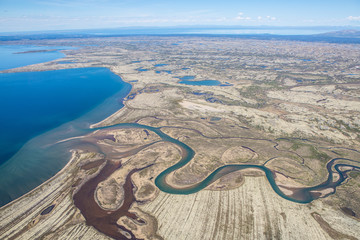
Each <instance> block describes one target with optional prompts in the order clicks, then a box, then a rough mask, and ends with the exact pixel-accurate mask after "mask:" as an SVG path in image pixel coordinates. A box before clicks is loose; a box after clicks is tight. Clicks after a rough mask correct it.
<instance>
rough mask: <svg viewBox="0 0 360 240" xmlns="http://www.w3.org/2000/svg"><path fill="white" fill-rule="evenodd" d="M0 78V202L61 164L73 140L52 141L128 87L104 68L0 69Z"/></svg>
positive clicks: (82, 126) (105, 108)
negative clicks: (3, 72) (45, 70)
mask: <svg viewBox="0 0 360 240" xmlns="http://www.w3.org/2000/svg"><path fill="white" fill-rule="evenodd" d="M0 78H1V79H0V86H1V87H0V91H1V93H0V98H1V100H2V101H0V104H1V109H4V112H3V114H2V118H1V119H0V121H1V122H0V129H1V132H2V134H1V135H0V148H1V152H0V156H1V161H2V165H1V166H0V201H1V205H4V204H6V203H7V202H9V201H11V200H13V199H15V198H17V197H19V196H21V195H23V194H24V193H26V192H28V191H29V190H31V189H33V188H35V187H36V186H38V185H40V184H41V183H42V182H44V181H45V180H47V179H48V178H50V177H51V176H53V175H55V174H56V173H57V172H58V171H59V170H60V169H61V168H62V167H64V165H65V164H66V163H67V162H68V161H69V159H70V152H69V150H70V149H72V148H76V144H75V145H74V144H73V145H71V144H70V145H69V143H67V142H66V143H64V144H60V145H59V146H53V145H52V144H54V143H56V142H57V141H60V140H63V139H66V138H69V137H74V136H79V135H82V134H83V133H84V132H86V131H87V129H88V128H89V125H90V124H92V123H96V122H98V121H101V120H103V119H104V118H106V117H108V116H109V115H111V114H112V113H114V112H116V111H117V110H118V109H120V108H121V107H123V104H122V100H123V98H124V97H125V96H126V95H127V94H128V92H129V91H130V89H131V85H130V84H127V83H124V82H122V81H121V78H120V77H119V76H117V75H115V74H113V73H112V72H111V71H110V70H108V69H106V68H80V69H67V70H56V71H47V72H34V73H11V74H0ZM11 156H12V157H11ZM9 158H10V159H9ZM34 173H36V174H34Z"/></svg>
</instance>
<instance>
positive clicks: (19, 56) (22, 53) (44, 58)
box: [0, 45, 73, 71]
mask: <svg viewBox="0 0 360 240" xmlns="http://www.w3.org/2000/svg"><path fill="white" fill-rule="evenodd" d="M65 49H73V48H72V47H63V46H62V47H56V46H54V47H48V46H29V45H2V46H0V59H1V61H0V71H2V70H5V69H11V68H17V67H23V66H26V65H30V64H36V63H42V62H48V61H52V60H56V59H59V58H63V57H65V55H64V54H63V53H61V52H59V50H65ZM41 50H49V51H47V52H41ZM51 50H53V51H51ZM39 51H40V52H39ZM5 59H6V60H5ZM4 60H5V61H4Z"/></svg>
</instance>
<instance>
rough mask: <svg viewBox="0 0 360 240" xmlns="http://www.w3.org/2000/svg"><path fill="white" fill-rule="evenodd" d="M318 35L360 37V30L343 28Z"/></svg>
mask: <svg viewBox="0 0 360 240" xmlns="http://www.w3.org/2000/svg"><path fill="white" fill-rule="evenodd" d="M317 35H318V36H323V37H341V38H360V31H358V30H342V31H335V32H327V33H322V34H317Z"/></svg>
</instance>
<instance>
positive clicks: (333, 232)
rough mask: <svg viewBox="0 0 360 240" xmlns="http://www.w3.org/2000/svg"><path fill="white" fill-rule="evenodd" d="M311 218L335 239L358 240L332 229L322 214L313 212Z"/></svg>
mask: <svg viewBox="0 0 360 240" xmlns="http://www.w3.org/2000/svg"><path fill="white" fill-rule="evenodd" d="M311 216H312V217H313V218H314V219H315V220H316V221H317V222H318V223H319V225H320V227H321V228H322V229H323V230H324V231H325V232H327V234H329V236H330V237H331V238H333V239H349V240H356V239H357V238H355V237H353V236H350V235H347V234H344V233H341V232H338V231H337V230H335V229H334V228H332V227H331V225H330V224H329V223H328V222H326V221H325V220H324V219H323V218H322V217H321V215H320V214H318V213H316V212H313V213H311Z"/></svg>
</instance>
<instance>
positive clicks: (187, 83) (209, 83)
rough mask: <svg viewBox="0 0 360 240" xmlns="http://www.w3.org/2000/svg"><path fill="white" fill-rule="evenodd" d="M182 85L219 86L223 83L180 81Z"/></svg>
mask: <svg viewBox="0 0 360 240" xmlns="http://www.w3.org/2000/svg"><path fill="white" fill-rule="evenodd" d="M179 83H181V84H186V85H193V86H219V85H220V84H221V83H220V82H219V81H218V80H202V81H188V80H183V81H180V82H179Z"/></svg>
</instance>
